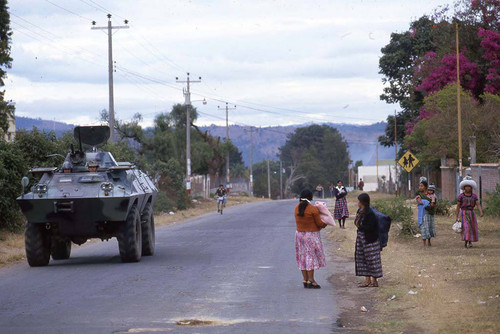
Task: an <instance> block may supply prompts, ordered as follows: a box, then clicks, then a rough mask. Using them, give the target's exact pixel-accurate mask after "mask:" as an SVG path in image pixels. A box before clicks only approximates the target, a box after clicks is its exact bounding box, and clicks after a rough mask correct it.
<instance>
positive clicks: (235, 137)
mask: <svg viewBox="0 0 500 334" xmlns="http://www.w3.org/2000/svg"><path fill="white" fill-rule="evenodd" d="M307 125H309V124H302V125H289V126H275V127H262V128H257V132H255V133H254V134H253V153H254V154H253V161H254V163H256V162H259V161H263V160H265V159H267V158H269V159H276V154H277V153H278V148H279V147H280V146H281V145H283V144H284V143H285V142H286V138H287V135H288V134H290V133H292V132H294V131H295V129H297V128H299V127H303V126H307ZM327 125H330V126H331V127H334V128H337V129H338V130H339V131H340V133H341V134H342V135H343V136H344V138H345V139H346V141H347V143H348V144H349V151H350V154H351V160H353V161H357V160H362V161H363V164H364V165H374V164H375V160H376V156H377V146H376V142H377V138H378V136H380V135H382V134H383V133H384V130H385V126H386V123H385V122H379V123H375V124H371V125H354V124H335V123H327ZM34 126H36V127H37V128H38V129H39V130H46V131H54V132H55V133H56V134H57V135H58V136H60V135H62V134H63V133H65V132H67V131H72V130H73V128H74V125H73V124H67V123H63V122H57V121H51V120H43V119H40V118H38V119H35V118H28V117H21V116H17V117H16V127H17V128H18V129H28V130H30V129H32V128H33V127H34ZM200 129H202V130H207V131H209V132H210V133H211V134H212V135H213V136H220V137H221V138H224V137H225V136H226V128H225V127H224V126H216V125H211V126H205V127H200ZM245 129H246V130H248V128H246V127H242V126H239V125H231V126H230V127H229V138H231V140H232V141H233V143H234V144H235V145H236V146H237V147H238V149H239V150H240V151H241V152H242V155H243V160H244V161H245V164H246V165H249V164H250V133H248V132H245ZM378 156H379V160H386V159H394V149H393V148H386V147H383V146H379V152H378Z"/></svg>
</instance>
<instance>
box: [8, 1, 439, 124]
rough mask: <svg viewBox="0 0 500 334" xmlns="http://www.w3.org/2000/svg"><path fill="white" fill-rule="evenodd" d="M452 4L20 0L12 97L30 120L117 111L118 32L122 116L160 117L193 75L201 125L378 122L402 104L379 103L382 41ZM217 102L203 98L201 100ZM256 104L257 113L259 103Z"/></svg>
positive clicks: (13, 8)
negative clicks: (111, 96) (111, 66)
mask: <svg viewBox="0 0 500 334" xmlns="http://www.w3.org/2000/svg"><path fill="white" fill-rule="evenodd" d="M446 2H449V1H444V0H428V1H415V0H412V1H409V0H385V1H366V0H364V1H361V0H350V1H347V0H344V1H337V0H330V1H320V0H315V1H304V0H302V1H296V0H275V1H271V0H267V1H260V0H247V1H229V0H220V1H219V0H214V1H208V0H206V1H198V0H192V1H185V0H168V1H166V0H119V1H118V0H114V1H109V0H10V1H9V6H10V12H11V27H12V29H13V32H14V34H13V36H12V57H13V59H14V61H13V66H12V69H11V70H9V71H8V78H7V80H6V81H5V82H6V86H5V89H6V97H7V99H12V100H13V101H15V102H16V114H17V115H20V116H27V117H34V118H38V117H40V118H42V119H56V120H59V121H64V122H68V123H73V124H80V125H83V124H91V123H95V122H96V121H97V119H98V116H99V112H100V110H102V109H108V67H107V66H108V65H107V64H108V58H107V57H108V56H107V52H108V48H107V45H108V44H107V35H106V34H105V32H103V31H99V30H91V29H90V27H91V21H92V20H95V21H97V26H105V25H107V18H106V13H108V12H110V13H112V14H113V16H112V21H113V25H120V26H122V25H124V23H123V20H124V19H128V20H129V21H130V22H129V26H130V29H123V30H115V31H114V34H113V56H114V60H115V61H116V66H117V70H116V73H114V74H115V76H114V81H115V87H114V91H115V112H116V117H117V118H119V119H123V120H127V119H130V118H131V117H132V116H133V115H134V114H135V113H137V112H139V113H141V114H143V117H144V125H151V124H152V123H153V120H154V116H155V114H157V113H159V112H163V111H169V110H170V109H171V107H172V105H173V104H174V103H182V102H183V101H184V98H183V95H182V84H178V83H176V80H175V77H176V76H178V77H179V78H180V79H183V80H185V77H186V72H188V71H189V72H191V76H192V78H193V79H196V78H198V77H199V76H201V77H202V83H196V84H193V85H192V100H193V101H194V102H193V105H194V106H196V107H197V108H198V110H199V111H200V118H199V119H198V122H197V123H198V124H200V125H208V124H212V123H213V124H225V121H224V117H225V112H223V111H222V110H218V108H217V106H221V107H222V106H223V105H224V103H221V102H220V101H217V100H216V99H219V100H223V101H229V102H230V103H231V105H232V106H234V104H236V105H237V107H236V109H235V110H231V111H230V117H229V120H230V123H234V122H237V123H238V124H242V125H243V124H244V125H255V126H265V125H288V124H297V123H305V122H343V123H365V124H366V123H374V122H376V121H382V120H385V119H386V117H387V115H388V114H392V113H393V112H394V109H396V108H398V106H396V105H388V104H386V103H384V102H382V101H380V99H379V95H380V94H381V92H382V83H381V76H380V74H378V59H379V57H380V55H381V54H380V49H381V48H382V47H383V46H384V45H386V44H387V43H388V42H389V38H390V34H391V32H401V31H405V30H407V29H408V26H409V22H410V21H411V20H414V19H416V18H418V17H420V16H421V15H423V14H428V13H430V12H431V11H432V9H433V8H435V7H437V6H438V5H440V4H443V3H446ZM203 98H206V99H207V102H208V103H207V104H206V105H203V104H202V102H201V101H197V100H201V99H203ZM252 108H253V109H252Z"/></svg>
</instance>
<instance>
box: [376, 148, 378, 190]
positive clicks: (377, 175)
mask: <svg viewBox="0 0 500 334" xmlns="http://www.w3.org/2000/svg"><path fill="white" fill-rule="evenodd" d="M376 162H377V191H378V140H377V161H376Z"/></svg>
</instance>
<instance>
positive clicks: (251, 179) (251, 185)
mask: <svg viewBox="0 0 500 334" xmlns="http://www.w3.org/2000/svg"><path fill="white" fill-rule="evenodd" d="M245 132H250V184H249V187H248V188H249V189H248V190H249V191H250V196H252V197H253V133H254V132H257V130H255V128H254V127H253V126H251V127H250V130H247V129H245Z"/></svg>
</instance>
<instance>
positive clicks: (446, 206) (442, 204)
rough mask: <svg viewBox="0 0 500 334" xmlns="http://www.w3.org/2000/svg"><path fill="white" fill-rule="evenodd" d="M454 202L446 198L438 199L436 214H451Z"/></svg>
mask: <svg viewBox="0 0 500 334" xmlns="http://www.w3.org/2000/svg"><path fill="white" fill-rule="evenodd" d="M451 207H452V204H451V202H450V201H447V200H445V199H438V200H437V202H436V215H441V216H449V215H450V210H451Z"/></svg>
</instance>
